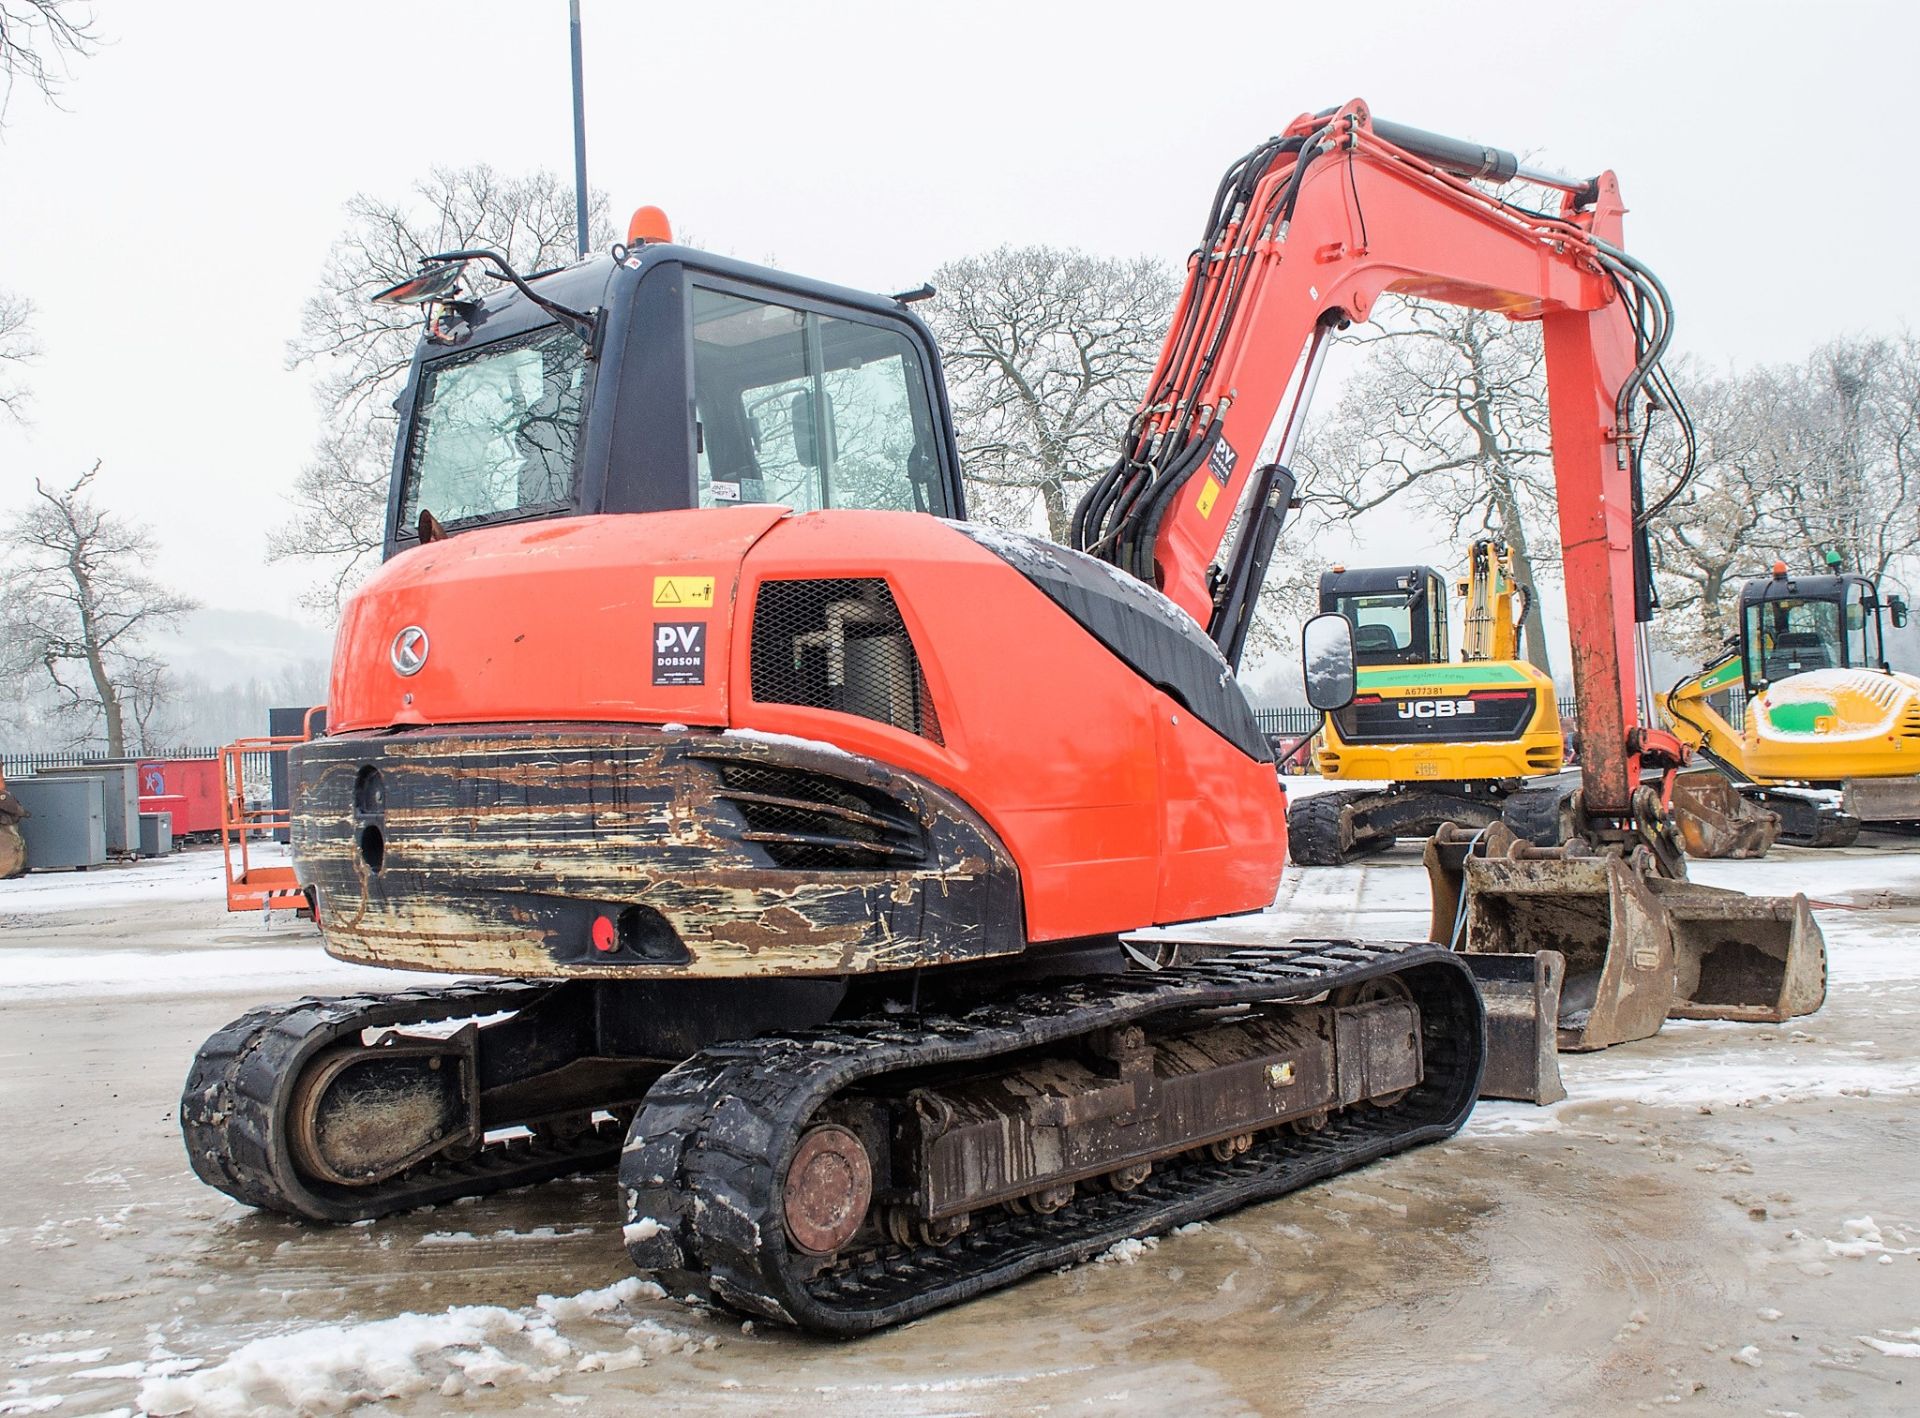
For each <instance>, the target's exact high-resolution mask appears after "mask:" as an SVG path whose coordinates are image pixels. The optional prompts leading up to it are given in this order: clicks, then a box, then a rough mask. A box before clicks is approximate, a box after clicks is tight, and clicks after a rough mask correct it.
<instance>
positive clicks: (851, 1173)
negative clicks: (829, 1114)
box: [782, 1123, 873, 1256]
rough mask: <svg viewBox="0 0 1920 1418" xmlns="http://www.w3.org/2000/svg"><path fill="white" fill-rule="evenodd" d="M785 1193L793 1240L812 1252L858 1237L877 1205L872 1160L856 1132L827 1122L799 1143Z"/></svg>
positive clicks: (833, 1248)
mask: <svg viewBox="0 0 1920 1418" xmlns="http://www.w3.org/2000/svg"><path fill="white" fill-rule="evenodd" d="M785 1193H786V1199H785V1201H784V1202H783V1204H782V1210H783V1212H784V1214H785V1217H786V1223H787V1235H788V1237H789V1238H791V1239H792V1241H793V1244H794V1245H795V1246H796V1247H798V1248H799V1249H800V1250H802V1251H805V1252H806V1253H807V1254H808V1255H814V1256H830V1255H833V1254H834V1253H835V1252H836V1251H838V1250H839V1249H840V1248H841V1247H842V1246H844V1245H846V1243H847V1242H848V1241H851V1240H852V1239H853V1238H854V1235H855V1233H857V1232H858V1231H859V1229H860V1226H861V1223H862V1222H864V1221H865V1220H866V1219H867V1208H868V1207H870V1206H872V1205H873V1160H872V1159H871V1158H870V1157H868V1156H867V1149H866V1147H865V1146H864V1145H863V1144H862V1143H861V1141H860V1139H859V1138H858V1137H856V1136H854V1134H853V1133H851V1132H850V1131H848V1130H847V1129H846V1128H843V1127H841V1126H840V1125H839V1124H838V1123H822V1124H821V1125H820V1126H819V1127H816V1128H813V1129H811V1130H810V1131H808V1132H807V1134H806V1135H805V1136H803V1137H802V1138H801V1139H800V1145H799V1147H797V1148H796V1149H794V1154H793V1161H792V1162H791V1163H789V1164H788V1166H787V1178H786V1187H785Z"/></svg>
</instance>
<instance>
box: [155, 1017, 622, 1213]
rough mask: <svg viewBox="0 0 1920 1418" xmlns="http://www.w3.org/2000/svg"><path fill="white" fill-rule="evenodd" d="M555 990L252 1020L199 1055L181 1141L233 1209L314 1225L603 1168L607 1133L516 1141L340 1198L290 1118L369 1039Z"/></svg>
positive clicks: (604, 1126) (610, 1137)
mask: <svg viewBox="0 0 1920 1418" xmlns="http://www.w3.org/2000/svg"><path fill="white" fill-rule="evenodd" d="M556 988H558V986H557V985H554V984H544V983H543V984H532V983H520V982H510V983H506V984H489V985H450V986H443V987H439V988H433V989H420V990H406V991H403V992H401V993H398V994H387V995H344V996H340V997H337V998H330V999H302V1000H295V1001H293V1002H292V1003H289V1004H276V1005H268V1006H266V1007H264V1008H261V1009H256V1010H252V1011H250V1012H248V1013H246V1014H243V1015H241V1016H240V1018H238V1019H236V1020H234V1021H233V1022H232V1023H231V1024H229V1025H227V1026H226V1027H225V1028H224V1029H221V1030H219V1031H218V1032H217V1033H215V1034H214V1035H213V1036H212V1037H211V1038H209V1039H208V1040H207V1042H206V1043H205V1044H203V1045H201V1047H200V1052H199V1053H198V1054H196V1055H195V1056H194V1060H193V1067H192V1068H191V1069H190V1070H189V1071H188V1074H187V1086H186V1090H185V1091H184V1092H183V1093H182V1094H181V1097H180V1132H181V1135H182V1136H183V1137H184V1138H185V1140H186V1144H187V1158H188V1160H189V1161H190V1162H192V1164H193V1170H194V1172H195V1173H197V1174H198V1175H199V1177H200V1180H201V1181H203V1182H205V1183H207V1184H208V1185H209V1186H212V1187H217V1188H219V1189H220V1190H221V1191H223V1192H225V1193H226V1194H227V1195H228V1196H230V1197H232V1198H233V1199H234V1200H235V1201H239V1202H244V1203H246V1204H247V1205H248V1206H258V1207H261V1208H263V1209H264V1210H267V1211H278V1212H282V1213H284V1214H285V1215H288V1216H298V1217H303V1218H306V1219H307V1220H312V1221H364V1220H366V1219H367V1218H369V1217H373V1216H385V1215H387V1214H389V1213H391V1212H395V1211H405V1210H407V1209H408V1208H410V1207H415V1206H428V1205H433V1204H436V1203H439V1202H443V1201H451V1200H452V1199H453V1198H455V1197H461V1196H478V1195H481V1194H483V1193H486V1192H493V1191H500V1190H503V1189H505V1188H507V1187H519V1186H525V1185H527V1184H528V1183H529V1182H542V1181H546V1180H547V1179H548V1178H551V1177H558V1176H563V1175H565V1174H567V1173H569V1172H579V1171H585V1170H589V1169H591V1168H594V1167H603V1166H606V1165H608V1164H609V1163H611V1162H612V1161H613V1159H614V1157H615V1156H616V1155H617V1154H618V1152H619V1148H620V1132H619V1129H618V1127H617V1126H616V1125H615V1124H613V1123H611V1122H603V1123H601V1124H599V1125H597V1126H596V1127H595V1128H594V1129H592V1130H591V1131H589V1132H587V1133H585V1134H584V1135H582V1136H579V1137H573V1138H568V1139H565V1140H558V1139H548V1138H538V1137H519V1138H512V1139H507V1140H502V1141H500V1142H493V1143H488V1144H487V1145H486V1146H484V1147H482V1148H481V1149H480V1150H479V1151H478V1152H476V1153H474V1154H473V1155H471V1156H469V1157H465V1158H459V1159H455V1158H429V1159H428V1160H427V1161H425V1162H422V1163H420V1164H419V1165H418V1166H416V1167H413V1168H410V1169H409V1170H407V1171H405V1172H403V1173H401V1174H400V1175H399V1176H397V1177H393V1178H390V1179H389V1180H387V1181H384V1182H380V1183H377V1184H376V1185H373V1186H367V1187H343V1186H338V1185H334V1184H332V1183H328V1182H324V1181H320V1180H317V1179H315V1178H311V1177H308V1176H305V1175H303V1174H302V1173H301V1171H300V1169H299V1168H298V1166H296V1165H295V1163H294V1160H293V1157H292V1155H291V1153H290V1152H289V1151H288V1144H287V1128H286V1126H285V1124H284V1121H283V1118H284V1114H285V1111H286V1108H287V1106H288V1103H289V1101H290V1099H291V1098H292V1096H293V1086H294V1083H295V1081H296V1080H297V1079H298V1077H299V1075H300V1070H301V1068H302V1066H303V1065H304V1064H305V1063H306V1061H307V1060H308V1059H311V1058H312V1057H313V1056H314V1055H315V1054H316V1053H318V1052H319V1051H320V1050H321V1049H324V1048H325V1047H326V1046H327V1045H329V1044H331V1043H333V1042H334V1041H335V1040H337V1039H343V1038H346V1037H348V1036H350V1035H355V1034H358V1033H359V1032H360V1031H361V1030H363V1029H369V1028H379V1027H384V1026H404V1025H408V1024H425V1023H438V1022H441V1021H444V1020H449V1019H461V1018H468V1017H473V1018H478V1017H480V1016H482V1015H488V1014H498V1013H501V1012H504V1011H508V1010H519V1009H525V1008H527V1007H528V1006H529V1005H531V1004H533V1003H534V1002H535V1001H536V1000H538V999H539V998H540V997H541V996H542V995H544V994H546V993H547V992H549V991H551V990H554V989H556Z"/></svg>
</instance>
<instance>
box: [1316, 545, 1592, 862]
mask: <svg viewBox="0 0 1920 1418" xmlns="http://www.w3.org/2000/svg"><path fill="white" fill-rule="evenodd" d="M1456 590H1457V592H1458V594H1459V596H1460V597H1461V599H1462V601H1463V602H1464V612H1463V615H1462V622H1461V637H1460V660H1459V662H1458V663H1457V664H1456V663H1453V662H1451V660H1450V657H1449V655H1448V651H1447V593H1446V583H1445V582H1444V581H1443V580H1442V579H1441V577H1440V574H1439V573H1438V572H1437V571H1435V570H1434V569H1433V568H1432V567H1429V566H1387V567H1367V568H1360V569H1356V570H1351V571H1350V570H1348V569H1346V568H1345V567H1340V566H1336V567H1334V568H1333V569H1332V570H1331V571H1327V572H1324V573H1322V575H1321V577H1320V610H1321V612H1322V613H1323V614H1326V613H1333V614H1337V615H1342V616H1345V617H1346V618H1347V619H1348V620H1349V621H1351V622H1352V623H1353V635H1354V647H1355V658H1356V660H1357V662H1358V664H1359V666H1360V670H1359V682H1358V685H1357V693H1356V694H1355V696H1354V700H1353V703H1352V704H1350V705H1348V706H1347V707H1346V708H1345V709H1342V710H1340V711H1339V712H1338V713H1335V714H1333V715H1330V716H1329V717H1328V719H1327V723H1326V726H1325V728H1324V729H1323V730H1322V731H1321V737H1320V742H1319V744H1318V746H1317V748H1316V750H1315V752H1314V766H1315V767H1316V768H1317V769H1318V771H1319V773H1320V776H1321V777H1323V778H1329V779H1334V780H1339V781H1348V782H1355V781H1359V782H1380V781H1384V782H1385V783H1386V786H1385V787H1366V788H1350V789H1341V790H1336V791H1333V792H1327V793H1320V794H1317V795H1315V796H1313V797H1302V798H1298V799H1296V800H1295V802H1294V804H1293V806H1292V807H1291V808H1290V809H1289V810H1288V812H1287V834H1288V841H1289V843H1290V844H1291V850H1292V855H1293V860H1294V861H1295V862H1296V863H1298V864H1299V865H1301V866H1339V865H1341V864H1342V863H1344V862H1350V861H1352V860H1354V859H1355V858H1357V857H1363V856H1368V855H1370V854H1372V853H1374V852H1380V851H1384V850H1386V849H1387V848H1388V847H1391V846H1392V845H1393V843H1394V840H1395V839H1396V838H1400V837H1426V836H1429V835H1430V834H1431V833H1432V832H1433V831H1434V830H1435V829H1436V828H1437V827H1438V826H1439V825H1440V824H1441V823H1443V822H1452V823H1457V824H1460V825H1463V826H1467V827H1485V826H1487V825H1488V824H1489V823H1494V822H1499V821H1501V820H1502V813H1503V809H1504V808H1505V806H1506V804H1507V801H1508V799H1509V798H1510V797H1511V796H1512V795H1513V794H1514V793H1515V792H1516V791H1517V790H1518V789H1519V788H1520V786H1521V785H1522V784H1523V783H1524V782H1525V781H1526V780H1528V779H1534V778H1539V777H1541V776H1542V775H1545V774H1555V773H1558V772H1559V771H1560V768H1561V766H1562V762H1563V760H1564V758H1565V742H1564V740H1563V738H1562V737H1561V732H1560V715H1559V709H1558V706H1557V704H1556V702H1555V695H1554V687H1553V681H1552V680H1551V679H1550V678H1548V677H1547V676H1546V675H1545V674H1543V673H1542V672H1541V671H1540V670H1539V669H1537V668H1535V667H1534V666H1533V665H1531V664H1529V663H1528V662H1527V661H1526V660H1525V659H1524V658H1523V656H1522V649H1521V639H1522V632H1521V625H1522V622H1523V621H1524V619H1525V616H1526V608H1527V602H1528V600H1529V598H1530V597H1531V596H1532V590H1531V588H1529V587H1526V586H1522V585H1520V584H1519V583H1518V582H1517V581H1515V580H1514V577H1513V561H1512V557H1511V555H1510V553H1509V552H1508V550H1507V548H1506V547H1504V546H1502V545H1501V544H1500V543H1498V542H1495V541H1491V540H1480V541H1476V542H1474V543H1473V544H1472V546H1470V547H1469V548H1468V551H1467V574H1466V575H1465V576H1464V577H1461V578H1460V579H1459V581H1458V583H1457V585H1456ZM1552 796H1553V800H1554V802H1557V798H1558V794H1555V795H1552ZM1552 805H1553V804H1552V803H1550V804H1549V806H1550V807H1551V806H1552ZM1550 815H1557V814H1550ZM1516 830H1517V831H1520V833H1521V835H1522V836H1531V835H1532V834H1531V833H1530V832H1528V831H1527V830H1525V828H1523V827H1518V826H1517V827H1516Z"/></svg>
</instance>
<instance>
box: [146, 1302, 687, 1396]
mask: <svg viewBox="0 0 1920 1418" xmlns="http://www.w3.org/2000/svg"><path fill="white" fill-rule="evenodd" d="M664 1295H665V1292H664V1291H663V1290H662V1289H661V1288H660V1287H659V1286H658V1285H655V1284H653V1283H652V1282H650V1281H646V1280H641V1279H639V1278H638V1277H629V1278H627V1279H625V1280H621V1281H618V1282H616V1283H615V1284H612V1285H608V1286H604V1287H602V1288H600V1289H597V1290H585V1291H582V1292H581V1293H580V1294H578V1295H567V1296H554V1295H542V1296H540V1297H539V1299H538V1300H537V1301H536V1302H535V1303H534V1304H533V1305H532V1306H529V1307H525V1308H521V1309H507V1308H505V1307H503V1306H499V1305H458V1306H454V1307H452V1308H449V1309H448V1310H447V1311H446V1312H445V1313H443V1314H414V1313H407V1314H400V1315H395V1316H392V1317H391V1318H388V1319H380V1320H366V1321H360V1322H358V1323H342V1324H325V1325H313V1326H309V1327H307V1328H305V1329H299V1330H294V1331H292V1332H290V1333H286V1334H279V1335H273V1336H270V1337H268V1338H264V1339H256V1340H254V1341H253V1342H252V1343H250V1344H245V1345H242V1346H241V1347H240V1348H239V1349H236V1350H235V1351H234V1352H233V1353H231V1354H229V1355H228V1356H227V1357H226V1358H225V1359H224V1360H222V1361H221V1362H220V1363H219V1364H217V1365H215V1366H214V1367H213V1368H210V1369H205V1370H203V1371H201V1372H198V1373H192V1374H166V1375H161V1374H156V1373H153V1372H152V1371H151V1370H150V1371H149V1373H148V1376H147V1378H146V1382H145V1383H143V1384H142V1385H141V1388H140V1406H141V1408H142V1410H143V1411H145V1412H147V1413H150V1414H156V1415H166V1414H176V1413H186V1412H192V1413H195V1414H197V1415H202V1418H242V1415H251V1414H256V1413H262V1412H294V1413H302V1414H305V1413H337V1412H339V1411H341V1410H343V1409H345V1408H348V1407H351V1406H354V1405H357V1404H361V1403H369V1402H377V1401H379V1400H382V1399H393V1398H407V1397H412V1396H416V1395H421V1394H427V1393H436V1392H437V1393H439V1394H440V1395H442V1396H443V1397H449V1398H457V1397H460V1396H461V1395H463V1394H466V1393H469V1392H471V1391H472V1390H474V1389H476V1388H493V1389H500V1388H506V1387H510V1386H515V1385H527V1384H533V1385H539V1384H549V1383H552V1382H553V1381H554V1380H555V1379H557V1378H558V1377H559V1376H560V1375H561V1374H562V1373H563V1372H568V1371H571V1372H594V1371H597V1370H609V1369H616V1368H632V1367H635V1366H637V1365H639V1364H642V1363H645V1362H646V1358H647V1356H648V1354H650V1353H665V1352H671V1351H673V1350H676V1349H685V1348H688V1347H690V1346H691V1347H697V1344H696V1342H695V1341H694V1340H693V1339H692V1337H691V1336H689V1335H687V1334H684V1333H681V1332H680V1331H676V1330H669V1329H667V1328H666V1327H665V1326H662V1325H658V1324H656V1323H653V1322H650V1321H642V1322H641V1323H640V1324H639V1325H637V1326H635V1327H634V1328H633V1329H630V1330H629V1331H628V1333H627V1338H628V1340H629V1347H628V1348H627V1349H624V1350H612V1351H602V1350H597V1349H589V1348H587V1347H586V1346H576V1345H575V1344H574V1343H573V1342H572V1341H570V1340H568V1339H567V1338H566V1337H565V1336H563V1335H561V1334H559V1333H558V1332H557V1330H556V1328H555V1326H556V1325H557V1324H559V1323H561V1322H563V1321H567V1320H576V1319H585V1318H594V1319H599V1320H601V1321H602V1322H608V1321H616V1322H617V1321H619V1320H620V1319H621V1317H620V1316H618V1315H615V1314H614V1313H613V1312H614V1311H616V1310H618V1309H619V1308H620V1307H621V1306H623V1305H625V1304H627V1303H629V1302H631V1301H634V1300H639V1299H660V1298H663V1297H664ZM509 1351H514V1352H509ZM576 1356H577V1357H576ZM568 1361H572V1362H571V1363H569V1362H568ZM174 1362H178V1361H174ZM563 1366H564V1367H563Z"/></svg>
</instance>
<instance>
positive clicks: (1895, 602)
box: [1887, 596, 1907, 630]
mask: <svg viewBox="0 0 1920 1418" xmlns="http://www.w3.org/2000/svg"><path fill="white" fill-rule="evenodd" d="M1887 610H1888V612H1889V613H1890V614H1891V615H1892V617H1893V628H1894V629H1895V630H1901V629H1904V628H1905V627H1906V624H1907V601H1906V597H1904V596H1888V597H1887Z"/></svg>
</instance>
